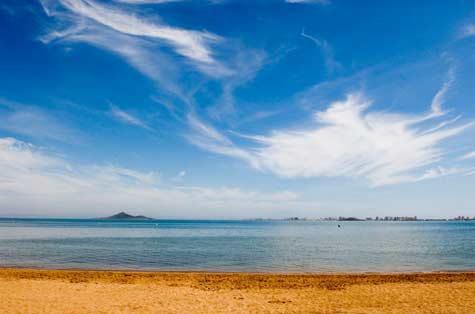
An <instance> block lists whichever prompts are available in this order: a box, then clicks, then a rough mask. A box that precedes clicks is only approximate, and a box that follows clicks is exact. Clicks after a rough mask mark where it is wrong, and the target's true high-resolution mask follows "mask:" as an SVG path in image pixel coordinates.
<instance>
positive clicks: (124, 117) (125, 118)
mask: <svg viewBox="0 0 475 314" xmlns="http://www.w3.org/2000/svg"><path fill="white" fill-rule="evenodd" d="M110 114H111V116H112V117H114V118H115V119H117V120H119V121H121V122H123V123H125V124H130V125H135V126H138V127H141V128H142V129H145V130H148V131H153V129H152V128H150V127H149V126H148V125H147V124H146V123H145V122H143V121H141V120H140V119H139V118H137V117H134V116H133V115H131V114H130V113H128V112H126V111H124V110H122V109H120V108H119V107H117V106H115V105H111V110H110Z"/></svg>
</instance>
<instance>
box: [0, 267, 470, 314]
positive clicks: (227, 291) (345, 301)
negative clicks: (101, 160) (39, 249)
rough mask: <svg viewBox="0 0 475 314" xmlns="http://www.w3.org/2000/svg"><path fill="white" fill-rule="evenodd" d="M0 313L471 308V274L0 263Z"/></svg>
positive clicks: (148, 313) (449, 310) (467, 310)
mask: <svg viewBox="0 0 475 314" xmlns="http://www.w3.org/2000/svg"><path fill="white" fill-rule="evenodd" d="M0 313H1V314H17V313H22V314H23V313H38V314H40V313H41V314H42V313H51V314H52V313H55V314H56V313H57V314H93V313H107V314H109V313H110V314H115V313H141V314H142V313H143V314H153V313H157V314H158V313H160V314H172V313H179V314H185V313H190V314H191V313H192V314H200V313H226V314H232V313H322V314H323V313H340V314H343V313H351V314H356V313H358V314H361V313H378V314H379V313H394V314H396V313H411V314H419V313H431V314H433V313H440V314H446V313H470V314H472V313H475V273H430V274H387V275H380V274H378V275H372V274H369V275H366V274H364V275H356V274H354V275H349V274H341V275H282V274H220V273H163V272H156V273H143V272H104V271H50V270H27V269H0Z"/></svg>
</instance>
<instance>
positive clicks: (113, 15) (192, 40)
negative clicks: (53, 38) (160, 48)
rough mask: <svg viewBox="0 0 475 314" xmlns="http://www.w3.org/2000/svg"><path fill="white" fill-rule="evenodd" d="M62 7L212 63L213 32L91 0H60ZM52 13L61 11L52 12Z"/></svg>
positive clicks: (214, 37) (117, 29)
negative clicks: (170, 23)
mask: <svg viewBox="0 0 475 314" xmlns="http://www.w3.org/2000/svg"><path fill="white" fill-rule="evenodd" d="M59 2H60V3H61V4H62V6H63V7H65V8H66V9H68V10H69V11H70V12H72V13H75V14H77V15H79V16H82V17H86V18H88V19H90V20H93V21H95V22H97V23H99V24H101V25H104V26H106V27H109V28H111V29H113V30H115V31H118V32H121V33H124V34H128V35H133V36H145V37H150V38H157V39H160V40H163V41H165V42H167V43H169V44H170V45H172V46H173V47H174V48H175V50H176V52H177V53H179V54H181V55H183V56H185V57H187V58H190V59H192V60H195V61H198V62H203V63H214V62H215V60H214V59H213V57H212V52H211V50H210V49H209V48H208V44H209V43H210V42H214V41H218V40H219V39H220V38H219V37H218V36H216V35H214V34H211V33H207V32H199V31H190V30H184V29H180V28H175V27H171V26H167V25H160V24H156V23H152V22H148V21H145V20H144V19H141V18H139V17H137V16H135V15H131V14H127V13H125V12H123V11H122V10H119V9H117V8H114V7H109V6H106V5H102V4H99V3H96V2H94V1H90V0H59ZM55 14H61V13H58V12H55V13H54V14H53V15H55Z"/></svg>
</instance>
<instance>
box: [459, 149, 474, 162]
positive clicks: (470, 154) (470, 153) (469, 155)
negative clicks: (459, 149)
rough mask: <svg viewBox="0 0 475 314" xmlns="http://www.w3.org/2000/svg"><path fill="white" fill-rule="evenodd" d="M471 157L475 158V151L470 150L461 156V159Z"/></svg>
mask: <svg viewBox="0 0 475 314" xmlns="http://www.w3.org/2000/svg"><path fill="white" fill-rule="evenodd" d="M469 159H475V151H472V152H468V153H466V154H465V155H463V156H462V157H460V160H469Z"/></svg>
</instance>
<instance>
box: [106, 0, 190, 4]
mask: <svg viewBox="0 0 475 314" xmlns="http://www.w3.org/2000/svg"><path fill="white" fill-rule="evenodd" d="M114 1H115V2H120V3H128V4H161V3H169V2H181V1H183V0H114Z"/></svg>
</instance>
